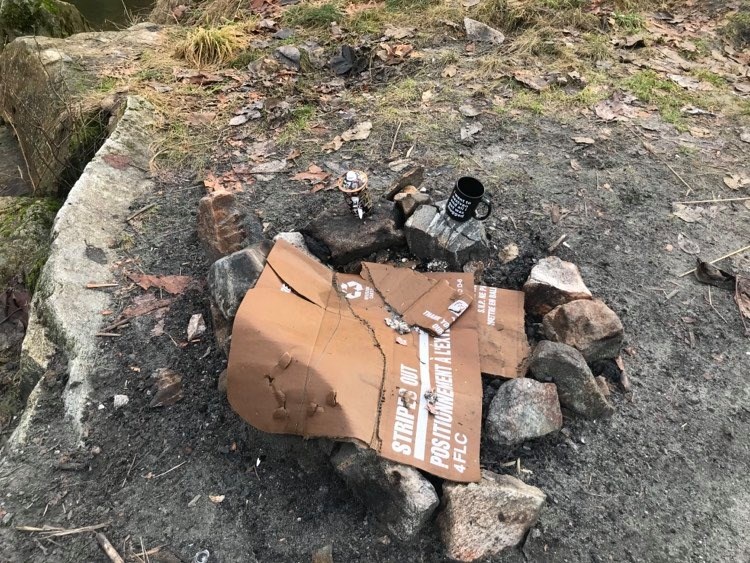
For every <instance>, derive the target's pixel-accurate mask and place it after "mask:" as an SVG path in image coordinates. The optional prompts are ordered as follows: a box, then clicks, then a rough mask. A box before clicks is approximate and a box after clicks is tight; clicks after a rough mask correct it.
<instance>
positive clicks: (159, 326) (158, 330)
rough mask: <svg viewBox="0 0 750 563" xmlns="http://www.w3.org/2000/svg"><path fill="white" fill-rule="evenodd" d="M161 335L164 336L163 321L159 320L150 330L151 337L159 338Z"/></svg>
mask: <svg viewBox="0 0 750 563" xmlns="http://www.w3.org/2000/svg"><path fill="white" fill-rule="evenodd" d="M162 334H164V319H159V320H158V321H157V322H156V324H155V325H154V328H152V329H151V336H154V337H159V336H161V335H162Z"/></svg>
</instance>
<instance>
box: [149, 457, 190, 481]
mask: <svg viewBox="0 0 750 563" xmlns="http://www.w3.org/2000/svg"><path fill="white" fill-rule="evenodd" d="M186 463H187V460H185V461H183V462H182V463H178V464H177V465H175V466H174V467H173V468H172V469H167V470H166V471H165V472H164V473H159V474H158V475H154V476H153V477H152V478H153V479H158V478H159V477H164V475H166V474H167V473H171V472H172V471H174V470H175V469H177V468H179V467H182V466H183V465H185V464H186Z"/></svg>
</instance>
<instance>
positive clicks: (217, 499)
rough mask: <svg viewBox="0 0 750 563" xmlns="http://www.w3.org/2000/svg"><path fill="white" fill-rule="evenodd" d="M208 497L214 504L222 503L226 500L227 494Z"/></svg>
mask: <svg viewBox="0 0 750 563" xmlns="http://www.w3.org/2000/svg"><path fill="white" fill-rule="evenodd" d="M208 498H209V499H210V500H211V502H212V503H214V504H221V503H222V502H224V499H225V498H227V496H226V495H208Z"/></svg>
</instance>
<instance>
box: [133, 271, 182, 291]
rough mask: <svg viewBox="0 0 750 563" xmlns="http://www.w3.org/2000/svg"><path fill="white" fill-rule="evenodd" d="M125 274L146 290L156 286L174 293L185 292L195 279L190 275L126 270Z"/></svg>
mask: <svg viewBox="0 0 750 563" xmlns="http://www.w3.org/2000/svg"><path fill="white" fill-rule="evenodd" d="M125 275H126V276H127V277H128V278H130V279H131V280H132V281H134V282H135V283H136V284H138V285H139V286H141V287H142V288H143V289H145V290H148V289H149V288H152V287H156V288H159V289H163V290H164V291H166V292H167V293H171V294H172V295H179V294H181V293H183V292H184V291H185V290H186V289H187V288H188V286H189V285H190V284H191V283H192V281H193V278H191V277H190V276H150V275H148V274H141V273H138V272H126V273H125Z"/></svg>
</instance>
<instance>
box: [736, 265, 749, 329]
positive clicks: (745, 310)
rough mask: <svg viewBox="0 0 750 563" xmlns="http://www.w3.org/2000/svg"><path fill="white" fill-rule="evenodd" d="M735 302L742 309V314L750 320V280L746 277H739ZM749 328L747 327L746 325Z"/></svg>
mask: <svg viewBox="0 0 750 563" xmlns="http://www.w3.org/2000/svg"><path fill="white" fill-rule="evenodd" d="M734 301H735V303H737V307H739V309H740V314H741V315H742V316H743V317H744V318H745V319H748V320H750V278H749V277H746V276H737V283H736V285H735V289H734ZM743 322H744V321H743ZM745 328H747V325H745Z"/></svg>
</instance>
